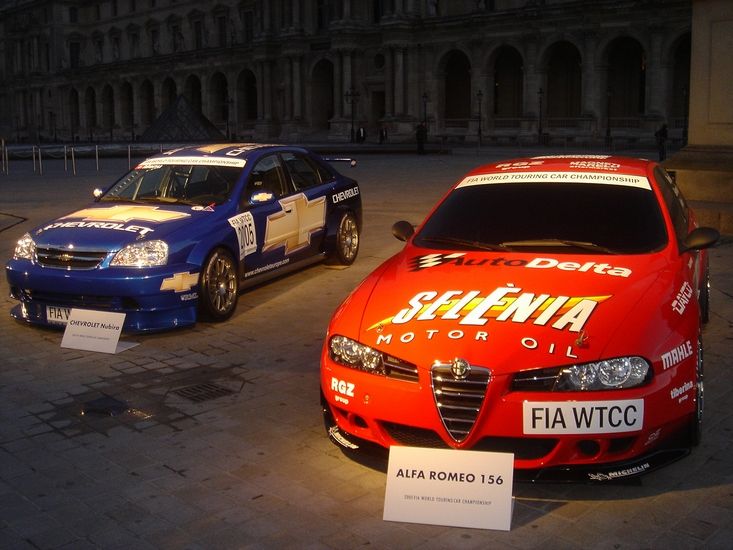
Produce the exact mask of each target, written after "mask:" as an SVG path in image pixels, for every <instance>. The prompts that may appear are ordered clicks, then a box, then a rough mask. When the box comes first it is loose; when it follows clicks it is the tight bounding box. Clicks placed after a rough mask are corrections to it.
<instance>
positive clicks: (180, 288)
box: [160, 271, 199, 292]
mask: <svg viewBox="0 0 733 550" xmlns="http://www.w3.org/2000/svg"><path fill="white" fill-rule="evenodd" d="M198 283H199V274H198V273H188V272H187V271H184V272H183V273H174V274H173V275H171V276H170V277H167V278H165V279H163V281H162V282H161V283H160V290H172V291H173V292H187V291H189V290H191V289H192V288H193V287H195V286H196V285H197V284H198Z"/></svg>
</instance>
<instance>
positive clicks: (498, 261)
mask: <svg viewBox="0 0 733 550" xmlns="http://www.w3.org/2000/svg"><path fill="white" fill-rule="evenodd" d="M409 264H410V271H421V270H423V269H428V268H430V267H438V266H441V265H448V264H450V265H454V266H457V267H481V266H485V267H524V268H527V269H559V270H560V271H579V272H581V273H586V272H589V273H597V274H599V275H611V276H614V277H629V276H630V275H631V273H632V271H631V270H630V269H628V268H626V267H615V266H612V265H610V264H607V263H596V262H583V263H579V262H561V261H559V260H556V259H554V258H533V259H531V260H523V259H521V258H514V259H511V260H510V259H507V258H503V257H499V258H486V257H472V256H469V255H468V254H466V253H465V252H453V253H451V254H440V253H435V254H425V255H423V256H415V257H413V258H410V260H409Z"/></svg>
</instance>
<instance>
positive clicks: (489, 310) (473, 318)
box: [367, 285, 611, 332]
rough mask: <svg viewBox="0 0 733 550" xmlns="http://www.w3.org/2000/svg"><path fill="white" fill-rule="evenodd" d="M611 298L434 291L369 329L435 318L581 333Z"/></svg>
mask: <svg viewBox="0 0 733 550" xmlns="http://www.w3.org/2000/svg"><path fill="white" fill-rule="evenodd" d="M610 297H611V296H610V295H608V296H551V295H549V294H538V295H535V294H534V293H533V292H522V289H521V288H517V287H514V286H513V285H508V286H505V287H498V288H497V289H495V290H494V291H493V292H491V293H489V294H487V295H485V296H482V295H481V291H480V290H470V291H468V292H466V291H463V290H448V291H446V292H444V293H443V294H441V295H440V296H439V295H438V293H437V292H436V291H434V290H428V291H423V292H418V293H417V294H415V295H414V296H413V297H412V298H410V300H408V304H409V307H406V308H404V309H401V310H399V311H398V312H397V313H396V314H395V315H394V316H392V317H387V318H386V319H383V320H381V321H379V322H377V323H374V324H373V325H372V326H370V327H369V328H368V329H367V330H372V329H375V328H379V332H381V330H382V329H383V328H384V325H386V324H395V325H401V324H404V323H408V322H410V321H412V320H416V321H434V320H435V319H440V320H448V321H458V324H459V325H474V326H483V325H485V324H486V323H487V322H488V321H489V319H494V320H495V321H500V322H504V321H511V322H513V323H526V322H532V323H533V324H535V325H540V326H544V325H547V324H548V323H552V324H551V326H552V328H555V329H558V330H563V329H565V328H567V329H568V330H569V331H570V332H580V331H581V330H582V329H583V326H584V325H585V324H586V322H587V321H588V319H589V318H590V316H591V314H592V313H593V310H594V309H595V308H596V306H597V305H598V304H600V303H601V302H604V301H605V300H607V299H608V298H610Z"/></svg>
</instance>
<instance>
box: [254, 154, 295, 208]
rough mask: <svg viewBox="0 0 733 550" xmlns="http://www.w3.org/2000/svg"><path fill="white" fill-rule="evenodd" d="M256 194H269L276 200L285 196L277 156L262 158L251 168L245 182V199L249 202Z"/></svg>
mask: <svg viewBox="0 0 733 550" xmlns="http://www.w3.org/2000/svg"><path fill="white" fill-rule="evenodd" d="M257 193H270V194H272V195H273V196H274V197H276V198H277V197H282V196H283V195H285V194H286V192H285V186H284V185H283V179H282V170H281V167H280V160H279V158H278V157H277V155H269V156H266V157H264V158H262V159H261V160H260V161H258V162H257V164H256V165H255V166H254V167H253V168H252V172H250V175H249V179H248V180H247V189H246V191H245V196H246V199H247V200H249V198H250V197H252V195H254V194H257Z"/></svg>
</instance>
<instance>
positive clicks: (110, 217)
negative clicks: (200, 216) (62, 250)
mask: <svg viewBox="0 0 733 550" xmlns="http://www.w3.org/2000/svg"><path fill="white" fill-rule="evenodd" d="M189 216H190V214H187V213H186V212H177V211H175V210H161V209H160V208H158V207H157V206H136V205H132V204H128V205H117V206H110V207H108V208H85V209H84V210H77V211H76V212H73V213H71V214H69V215H67V216H64V217H62V218H60V219H62V220H65V219H67V218H83V219H84V221H105V222H123V223H127V222H129V221H131V220H142V221H145V222H157V223H163V222H169V221H172V220H180V219H181V218H188V217H189Z"/></svg>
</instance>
